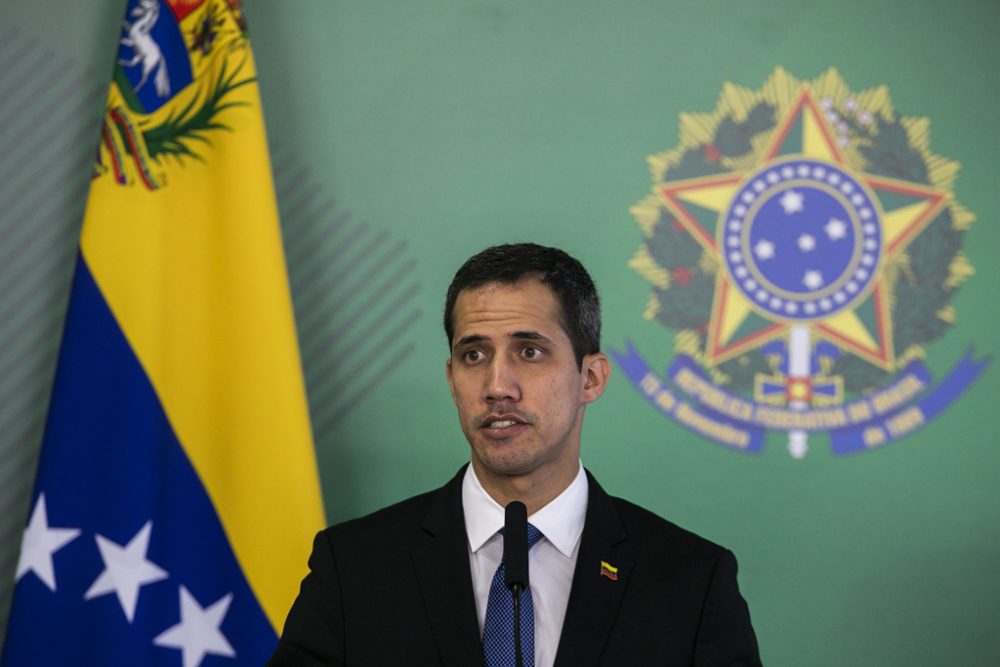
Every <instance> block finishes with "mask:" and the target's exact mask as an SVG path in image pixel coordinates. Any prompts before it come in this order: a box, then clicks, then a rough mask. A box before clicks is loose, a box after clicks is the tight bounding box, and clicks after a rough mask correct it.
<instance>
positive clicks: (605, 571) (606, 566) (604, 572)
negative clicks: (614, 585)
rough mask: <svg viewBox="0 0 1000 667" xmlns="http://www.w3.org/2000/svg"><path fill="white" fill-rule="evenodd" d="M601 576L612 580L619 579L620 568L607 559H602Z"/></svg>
mask: <svg viewBox="0 0 1000 667" xmlns="http://www.w3.org/2000/svg"><path fill="white" fill-rule="evenodd" d="M601 576H602V577H607V578H608V579H610V580H611V581H618V568H617V567H615V566H614V565H612V564H611V563H609V562H607V561H603V560H602V561H601Z"/></svg>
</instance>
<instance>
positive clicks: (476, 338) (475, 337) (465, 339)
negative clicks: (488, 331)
mask: <svg viewBox="0 0 1000 667" xmlns="http://www.w3.org/2000/svg"><path fill="white" fill-rule="evenodd" d="M484 340H487V338H486V336H481V335H479V334H472V335H471V336H462V337H461V338H459V339H458V340H456V341H455V344H454V345H453V346H452V348H453V349H454V348H459V347H462V346H463V345H472V344H473V343H482V342H483V341H484Z"/></svg>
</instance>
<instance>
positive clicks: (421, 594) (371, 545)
mask: <svg viewBox="0 0 1000 667" xmlns="http://www.w3.org/2000/svg"><path fill="white" fill-rule="evenodd" d="M463 472H464V468H463V470H460V471H459V474H458V475H456V476H455V478H454V479H452V480H451V481H450V482H449V483H448V484H446V485H445V486H444V487H442V488H441V489H438V490H437V491H432V492H430V493H425V494H423V495H420V496H416V497H414V498H411V499H409V500H405V501H403V502H401V503H399V504H397V505H393V506H392V507H388V508H386V509H384V510H381V511H379V512H376V513H375V514H372V515H370V516H367V517H364V518H361V519H356V520H353V521H348V522H347V523H344V524H340V525H337V526H333V527H332V528H328V529H326V530H325V531H323V532H321V533H319V535H317V536H316V541H315V543H314V545H313V553H312V556H311V557H310V559H309V567H310V570H311V571H310V573H309V574H308V575H307V576H306V578H305V579H304V580H303V581H302V588H301V590H300V592H299V596H298V599H296V601H295V604H294V605H293V606H292V609H291V612H290V613H289V616H288V620H287V621H286V623H285V629H284V632H283V633H282V636H281V639H280V641H279V642H278V648H277V650H276V651H275V653H274V656H273V657H272V658H271V660H270V662H268V666H269V667H286V666H289V667H290V666H292V665H295V666H300V665H301V666H308V667H313V666H317V667H318V666H319V665H349V666H351V667H381V666H383V665H387V666H388V665H407V666H409V665H413V666H420V667H423V666H425V665H427V666H431V665H442V666H454V667H471V666H475V665H482V664H483V657H482V645H481V640H480V633H479V623H478V621H477V618H476V605H475V600H474V598H473V592H472V575H471V573H470V569H469V554H468V541H467V538H466V535H465V521H464V515H463V513H462V474H463ZM587 477H588V481H589V484H590V498H589V502H588V505H587V518H586V522H585V524H584V528H583V536H582V538H581V543H580V550H579V555H578V557H577V562H576V570H575V573H574V575H573V586H572V589H571V591H570V596H569V606H568V607H567V610H566V619H565V621H564V624H563V631H562V636H561V638H560V641H559V649H558V654H557V656H556V667H584V666H586V665H607V666H614V667H639V666H641V665H759V664H760V658H759V657H758V651H757V640H756V638H755V636H754V632H753V628H752V627H751V625H750V614H749V611H748V610H747V605H746V602H744V600H743V598H742V597H741V596H740V592H739V588H738V587H737V584H736V559H735V558H734V557H733V555H732V553H731V552H729V551H727V550H726V549H723V548H722V547H720V546H717V545H715V544H712V543H711V542H709V541H707V540H704V539H702V538H700V537H698V536H697V535H694V534H693V533H690V532H688V531H686V530H683V529H682V528H679V527H677V526H675V525H674V524H672V523H670V522H668V521H665V520H663V519H661V518H660V517H658V516H656V515H654V514H652V513H650V512H647V511H646V510H644V509H642V508H640V507H638V506H636V505H633V504H632V503H629V502H626V501H624V500H621V499H619V498H612V497H611V496H608V495H607V494H606V493H605V492H604V490H603V489H602V488H601V487H600V485H598V483H597V482H596V481H595V480H594V478H593V477H592V476H591V475H590V473H588V474H587ZM601 561H605V562H607V563H609V564H611V565H612V566H614V567H617V568H618V573H617V574H618V578H617V580H612V579H610V578H608V577H607V576H603V575H602V574H601Z"/></svg>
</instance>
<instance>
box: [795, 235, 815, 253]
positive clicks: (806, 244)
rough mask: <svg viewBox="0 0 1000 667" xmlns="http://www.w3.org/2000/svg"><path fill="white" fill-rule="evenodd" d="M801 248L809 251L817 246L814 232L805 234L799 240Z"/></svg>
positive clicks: (803, 250)
mask: <svg viewBox="0 0 1000 667" xmlns="http://www.w3.org/2000/svg"><path fill="white" fill-rule="evenodd" d="M797 243H798V245H799V250H801V251H802V252H809V251H810V250H812V249H813V248H815V247H816V239H815V238H813V236H812V234H803V235H802V236H800V237H799V240H798V242H797Z"/></svg>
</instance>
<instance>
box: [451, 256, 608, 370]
mask: <svg viewBox="0 0 1000 667" xmlns="http://www.w3.org/2000/svg"><path fill="white" fill-rule="evenodd" d="M530 278H537V279H538V280H539V281H540V282H541V283H542V284H543V285H545V286H546V287H548V288H549V289H550V290H552V293H553V294H555V296H556V299H558V301H559V305H560V310H561V311H562V312H561V313H560V324H561V325H562V328H563V330H564V331H565V332H566V335H567V336H569V339H570V342H571V343H572V344H573V354H574V355H575V356H576V363H577V365H578V366H580V367H581V368H582V367H583V357H584V356H586V355H588V354H594V353H595V352H599V351H600V349H601V302H600V299H599V298H598V296H597V288H596V287H594V281H593V280H591V279H590V274H588V273H587V270H586V269H585V268H583V264H581V263H580V262H579V261H577V260H576V259H574V258H572V257H570V256H569V255H567V254H566V253H565V252H563V251H562V250H559V249H558V248H547V247H545V246H540V245H536V244H534V243H512V244H507V245H497V246H493V247H491V248H487V249H486V250H483V251H482V252H480V253H478V254H477V255H474V256H473V257H470V258H469V259H468V260H466V262H465V264H463V265H462V267H461V268H460V269H459V270H458V272H457V273H455V277H454V278H453V279H452V281H451V285H449V286H448V295H447V297H446V298H445V302H444V331H445V334H446V335H447V336H448V346H449V348H450V347H451V343H452V338H453V336H454V334H455V325H454V323H453V322H452V313H453V311H454V310H455V302H456V301H457V300H458V295H459V293H461V292H462V291H463V290H470V289H475V288H477V287H481V286H483V285H487V284H489V283H503V284H508V285H510V284H514V283H518V282H520V281H522V280H525V279H530Z"/></svg>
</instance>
